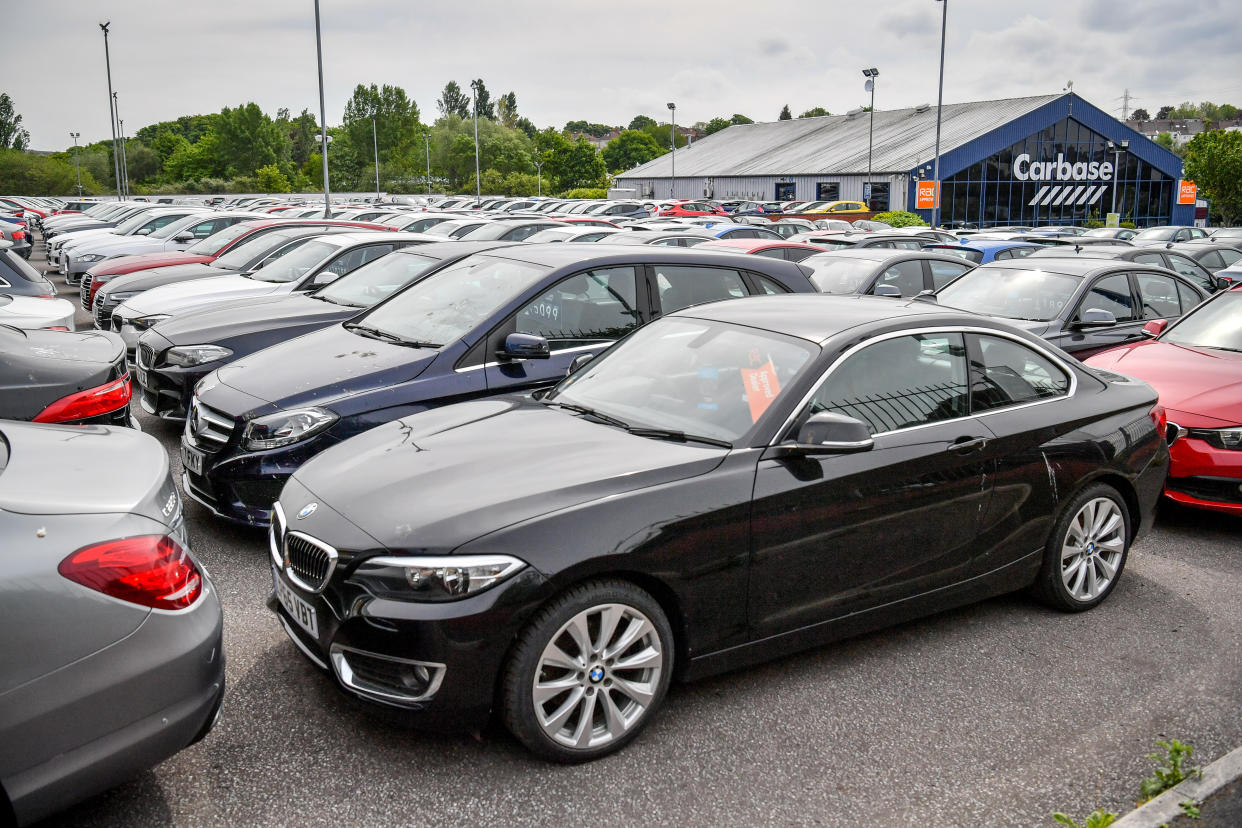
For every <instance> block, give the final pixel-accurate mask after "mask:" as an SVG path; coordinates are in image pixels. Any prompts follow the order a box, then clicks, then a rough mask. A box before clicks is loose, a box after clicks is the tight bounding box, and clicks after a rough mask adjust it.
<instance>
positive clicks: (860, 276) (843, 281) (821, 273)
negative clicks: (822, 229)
mask: <svg viewBox="0 0 1242 828" xmlns="http://www.w3.org/2000/svg"><path fill="white" fill-rule="evenodd" d="M802 264H804V265H806V266H807V267H810V268H811V269H812V270H814V271H815V272H814V273H812V274H811V282H813V283H814V285H815V289H816V290H818V291H819V292H820V293H857V292H858V289H859V288H860V287H862V284H863V282H864V281H866V279H867V277H869V276H870V275H871V274H872V273H875V269H876V265H878V264H879V261H878V260H876V259H855V258H853V257H851V258H848V259H846V258H836V257H830V256H824V257H820V256H819V255H815V256H811V257H809V258H806V259H803V260H802Z"/></svg>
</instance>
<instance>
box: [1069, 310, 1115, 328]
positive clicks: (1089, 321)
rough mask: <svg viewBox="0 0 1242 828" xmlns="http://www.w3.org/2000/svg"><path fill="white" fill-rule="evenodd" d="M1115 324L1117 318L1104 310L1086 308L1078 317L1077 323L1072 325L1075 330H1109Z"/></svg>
mask: <svg viewBox="0 0 1242 828" xmlns="http://www.w3.org/2000/svg"><path fill="white" fill-rule="evenodd" d="M1116 324H1117V317H1115V316H1113V315H1112V313H1110V312H1109V311H1106V310H1099V309H1097V308H1088V309H1086V310H1084V311H1083V312H1082V313H1081V314H1080V315H1079V316H1078V321H1076V322H1075V323H1074V327H1075V328H1111V327H1113V326H1114V325H1116Z"/></svg>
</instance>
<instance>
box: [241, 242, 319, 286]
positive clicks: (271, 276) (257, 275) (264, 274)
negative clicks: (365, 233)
mask: <svg viewBox="0 0 1242 828" xmlns="http://www.w3.org/2000/svg"><path fill="white" fill-rule="evenodd" d="M340 249H341V248H340V246H339V245H335V244H329V243H328V242H324V241H308V242H307V243H306V244H303V245H300V246H298V248H297V249H296V250H293V251H292V252H290V253H288V254H287V255H284V256H281V257H280V258H278V259H273V260H272V261H270V262H268V263H267V264H265V265H263V267H261V268H259V269H258V270H256V271H254V272H253V273H251V274H250V278H251V279H258V280H259V281H260V282H296V281H297V280H298V279H301V278H302V277H303V276H305V275H306V274H307V273H309V272H310V271H311V270H312V269H313V268H314V267H315V265H317V264H319V263H320V262H322V261H323V260H324V259H326V258H327V257H328V256H330V255H332V254H333V253H335V252H336V251H337V250H340Z"/></svg>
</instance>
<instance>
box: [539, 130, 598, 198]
mask: <svg viewBox="0 0 1242 828" xmlns="http://www.w3.org/2000/svg"><path fill="white" fill-rule="evenodd" d="M558 160H559V162H560V163H558V164H557V167H556V170H555V172H553V173H552V174H553V175H554V176H555V178H556V181H557V184H558V185H559V186H560V189H562V190H571V189H573V188H575V187H602V186H604V184H605V183H606V182H607V180H608V168H607V166H606V165H605V164H604V159H603V158H601V157H600V154H599V152H598V151H596V149H595V145H594V144H592V143H591V142H590V141H588V140H587V139H586V138H585V137H579V138H578V140H577V141H576V142H575V143H574V144H573V145H572V147H571V148H570V150H569V152H567V153H563V157H562V158H560V159H558Z"/></svg>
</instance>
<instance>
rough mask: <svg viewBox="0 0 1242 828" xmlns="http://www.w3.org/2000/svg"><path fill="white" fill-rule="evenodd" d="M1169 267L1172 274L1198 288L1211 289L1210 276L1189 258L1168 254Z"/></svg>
mask: <svg viewBox="0 0 1242 828" xmlns="http://www.w3.org/2000/svg"><path fill="white" fill-rule="evenodd" d="M1168 256H1169V266H1170V269H1172V270H1173V272H1174V273H1180V274H1181V275H1182V276H1185V277H1186V278H1187V279H1189V280H1190V281H1191V282H1194V284H1195V285H1197V286H1198V287H1201V288H1203V289H1204V290H1211V289H1212V280H1211V278H1210V274H1209V273H1208V272H1207V271H1206V270H1205V269H1204V268H1203V266H1202V265H1201V264H1199V263H1198V262H1196V261H1195V260H1194V259H1192V258H1190V257H1189V256H1179V255H1177V254H1176V253H1169V254H1168Z"/></svg>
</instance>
